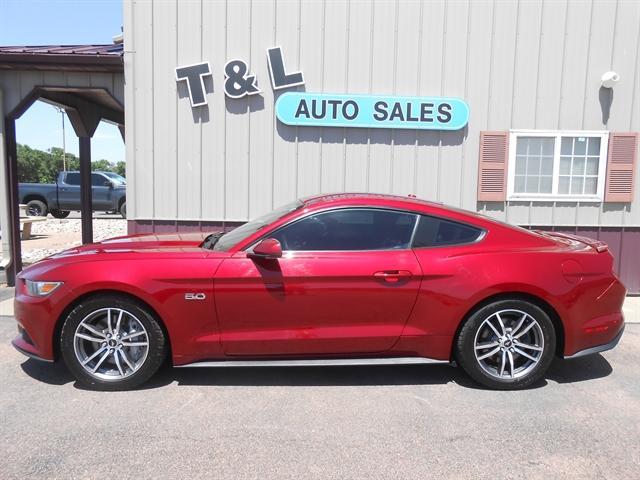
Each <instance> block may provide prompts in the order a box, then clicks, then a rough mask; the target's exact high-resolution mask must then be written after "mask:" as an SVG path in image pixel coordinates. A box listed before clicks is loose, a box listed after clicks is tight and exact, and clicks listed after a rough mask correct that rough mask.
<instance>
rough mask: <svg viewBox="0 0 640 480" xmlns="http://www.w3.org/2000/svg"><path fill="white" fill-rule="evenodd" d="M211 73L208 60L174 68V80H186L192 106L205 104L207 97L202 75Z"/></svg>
mask: <svg viewBox="0 0 640 480" xmlns="http://www.w3.org/2000/svg"><path fill="white" fill-rule="evenodd" d="M205 75H211V68H210V67H209V62H204V63H198V64H196V65H188V66H186V67H178V68H176V80H177V81H180V80H186V81H187V89H188V90H189V100H190V101H191V106H192V107H199V106H200V105H206V104H207V97H206V96H205V90H204V77H205Z"/></svg>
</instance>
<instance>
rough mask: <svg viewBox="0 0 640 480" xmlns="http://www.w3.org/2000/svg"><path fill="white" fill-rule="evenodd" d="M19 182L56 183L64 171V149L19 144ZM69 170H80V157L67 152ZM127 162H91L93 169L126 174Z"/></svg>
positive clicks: (102, 160)
mask: <svg viewBox="0 0 640 480" xmlns="http://www.w3.org/2000/svg"><path fill="white" fill-rule="evenodd" d="M17 150H18V182H23V183H54V182H55V181H56V179H57V178H58V173H59V172H61V171H62V149H61V148H58V147H52V148H50V149H49V150H48V151H46V152H43V151H42V150H36V149H35V148H31V147H29V146H28V145H21V144H18V145H17ZM66 163H67V170H80V159H79V158H78V157H76V156H75V155H74V154H72V153H69V152H67V154H66ZM125 165H126V164H125V162H117V163H112V162H110V161H109V160H104V159H101V160H96V161H95V162H91V170H100V171H103V172H115V173H118V174H120V175H122V176H123V177H124V176H125V173H126V172H125Z"/></svg>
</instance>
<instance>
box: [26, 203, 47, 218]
mask: <svg viewBox="0 0 640 480" xmlns="http://www.w3.org/2000/svg"><path fill="white" fill-rule="evenodd" d="M27 215H28V216H30V217H46V216H47V204H46V203H44V202H43V201H41V200H31V201H30V202H27Z"/></svg>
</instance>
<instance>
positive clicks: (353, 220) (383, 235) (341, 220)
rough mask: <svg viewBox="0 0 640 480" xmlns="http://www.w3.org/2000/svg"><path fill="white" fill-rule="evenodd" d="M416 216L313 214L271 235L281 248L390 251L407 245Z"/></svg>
mask: <svg viewBox="0 0 640 480" xmlns="http://www.w3.org/2000/svg"><path fill="white" fill-rule="evenodd" d="M416 219H417V215H415V214H412V213H404V212H397V211H391V210H382V209H373V208H350V209H340V210H332V211H329V212H323V213H317V214H313V215H310V216H308V217H305V218H303V219H301V220H298V221H297V222H294V223H291V224H289V225H286V226H284V227H283V228H281V229H280V230H278V231H277V232H275V233H274V234H273V235H271V237H273V238H276V239H278V240H279V241H280V243H281V245H282V249H283V250H298V251H301V250H302V251H304V250H306V251H309V250H334V251H335V250H392V249H403V248H409V243H410V241H411V236H412V234H413V229H414V226H415V223H416Z"/></svg>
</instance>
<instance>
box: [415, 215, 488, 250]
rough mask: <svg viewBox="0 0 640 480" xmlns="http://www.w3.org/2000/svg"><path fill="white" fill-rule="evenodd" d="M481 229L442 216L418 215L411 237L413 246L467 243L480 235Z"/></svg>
mask: <svg viewBox="0 0 640 480" xmlns="http://www.w3.org/2000/svg"><path fill="white" fill-rule="evenodd" d="M481 233H482V230H480V229H479V228H476V227H471V226H469V225H465V224H463V223H458V222H452V221H450V220H444V219H442V218H436V217H429V216H427V215H421V216H420V223H419V224H418V228H417V229H416V235H415V237H414V239H413V247H414V248H420V247H437V246H441V245H457V244H460V243H469V242H473V241H474V240H477V239H478V237H480V234H481Z"/></svg>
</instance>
